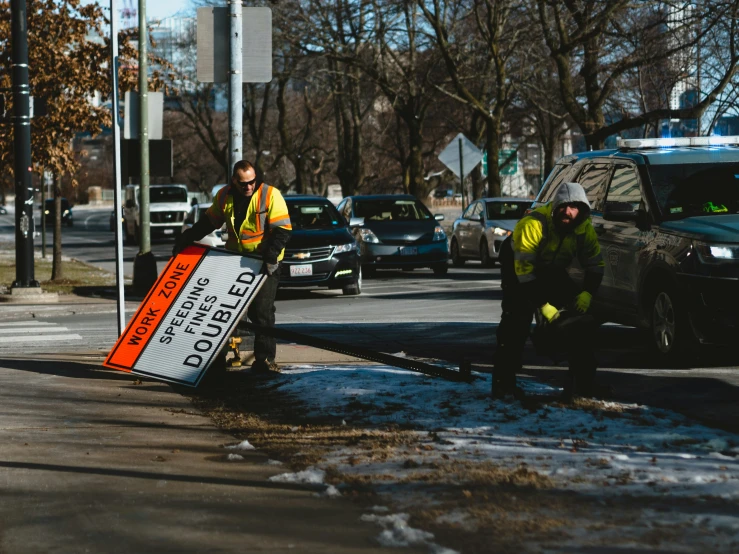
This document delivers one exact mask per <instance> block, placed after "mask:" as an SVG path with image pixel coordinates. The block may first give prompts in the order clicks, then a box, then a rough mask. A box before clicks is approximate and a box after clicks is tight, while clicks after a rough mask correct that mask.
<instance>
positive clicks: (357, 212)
mask: <svg viewBox="0 0 739 554" xmlns="http://www.w3.org/2000/svg"><path fill="white" fill-rule="evenodd" d="M354 216H355V217H363V218H365V219H369V220H371V221H419V220H422V219H431V213H430V212H429V211H428V210H427V209H426V206H424V205H423V204H421V203H420V202H419V201H418V200H412V199H409V198H403V199H400V198H399V199H397V200H395V199H387V200H356V201H355V202H354Z"/></svg>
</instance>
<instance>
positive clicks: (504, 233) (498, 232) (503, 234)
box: [493, 227, 511, 237]
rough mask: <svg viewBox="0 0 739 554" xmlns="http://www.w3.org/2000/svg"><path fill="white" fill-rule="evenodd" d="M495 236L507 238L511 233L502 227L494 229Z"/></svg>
mask: <svg viewBox="0 0 739 554" xmlns="http://www.w3.org/2000/svg"><path fill="white" fill-rule="evenodd" d="M493 234H494V235H498V236H499V237H507V236H508V235H510V234H511V232H510V231H507V230H506V229H501V228H500V227H493Z"/></svg>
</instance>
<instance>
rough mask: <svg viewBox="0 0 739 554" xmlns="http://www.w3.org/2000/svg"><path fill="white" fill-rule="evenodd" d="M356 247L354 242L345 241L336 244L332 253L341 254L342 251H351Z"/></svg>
mask: <svg viewBox="0 0 739 554" xmlns="http://www.w3.org/2000/svg"><path fill="white" fill-rule="evenodd" d="M356 249H357V243H356V242H347V243H346V244H340V245H338V246H336V250H334V254H341V253H342V252H353V251H354V250H356Z"/></svg>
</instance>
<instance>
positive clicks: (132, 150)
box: [121, 138, 174, 184]
mask: <svg viewBox="0 0 739 554" xmlns="http://www.w3.org/2000/svg"><path fill="white" fill-rule="evenodd" d="M173 171H174V165H173V163H172V139H159V140H150V141H149V175H150V176H152V177H172V175H173ZM140 175H141V149H140V148H139V139H137V138H136V139H124V140H122V141H121V178H122V180H123V183H124V184H128V178H129V177H134V178H136V179H137V182H138V178H139V177H140Z"/></svg>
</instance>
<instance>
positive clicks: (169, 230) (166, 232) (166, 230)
mask: <svg viewBox="0 0 739 554" xmlns="http://www.w3.org/2000/svg"><path fill="white" fill-rule="evenodd" d="M164 234H165V235H174V229H165V230H164Z"/></svg>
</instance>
